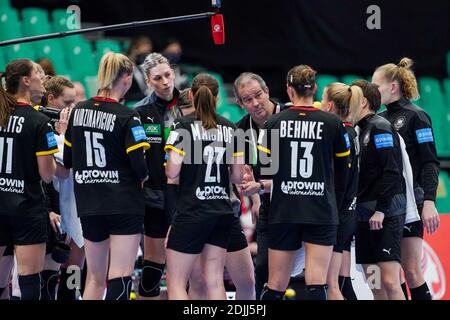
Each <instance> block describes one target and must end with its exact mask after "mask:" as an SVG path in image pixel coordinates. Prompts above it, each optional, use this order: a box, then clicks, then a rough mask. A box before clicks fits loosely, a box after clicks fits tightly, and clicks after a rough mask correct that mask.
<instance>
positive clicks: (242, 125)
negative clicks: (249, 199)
mask: <svg viewBox="0 0 450 320" xmlns="http://www.w3.org/2000/svg"><path fill="white" fill-rule="evenodd" d="M270 101H271V102H272V103H273V104H274V109H273V113H272V115H274V114H277V113H280V112H281V111H283V110H284V109H285V106H284V104H281V103H277V102H276V101H273V100H270ZM269 119H270V118H269ZM236 126H237V127H238V129H241V130H243V131H244V135H243V136H240V138H242V139H244V145H245V149H244V155H245V164H246V165H249V166H251V167H252V169H253V174H254V176H255V179H256V181H259V180H264V179H272V177H267V176H264V175H262V174H261V163H260V162H259V161H258V159H259V158H260V157H259V154H260V153H261V152H262V151H260V150H258V140H259V134H260V132H261V130H260V128H259V127H258V125H257V124H256V122H255V121H253V119H252V117H251V116H250V115H249V114H247V115H245V116H244V117H243V118H242V119H241V120H239V121H238V122H237V123H236ZM260 197H261V205H262V206H265V207H266V208H268V206H269V204H270V195H269V194H267V193H265V194H263V195H261V196H260Z"/></svg>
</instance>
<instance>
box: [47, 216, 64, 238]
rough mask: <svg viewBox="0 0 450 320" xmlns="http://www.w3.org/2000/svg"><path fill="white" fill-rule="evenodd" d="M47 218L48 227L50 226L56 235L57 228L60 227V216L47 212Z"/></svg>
mask: <svg viewBox="0 0 450 320" xmlns="http://www.w3.org/2000/svg"><path fill="white" fill-rule="evenodd" d="M48 216H49V218H50V225H51V226H52V229H53V230H54V231H55V232H56V233H59V232H60V230H59V228H58V226H59V225H61V216H60V215H59V214H56V213H54V212H53V211H52V212H49V214H48Z"/></svg>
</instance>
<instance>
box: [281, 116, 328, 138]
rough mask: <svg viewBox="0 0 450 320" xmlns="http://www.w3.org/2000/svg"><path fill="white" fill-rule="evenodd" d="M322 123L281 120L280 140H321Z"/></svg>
mask: <svg viewBox="0 0 450 320" xmlns="http://www.w3.org/2000/svg"><path fill="white" fill-rule="evenodd" d="M322 127H323V122H317V121H299V120H283V121H281V122H280V138H290V139H313V140H322V133H323V129H322Z"/></svg>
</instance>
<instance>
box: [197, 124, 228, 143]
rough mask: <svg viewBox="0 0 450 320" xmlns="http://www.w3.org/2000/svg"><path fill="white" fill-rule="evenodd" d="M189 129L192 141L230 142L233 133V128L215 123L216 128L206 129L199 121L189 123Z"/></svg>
mask: <svg viewBox="0 0 450 320" xmlns="http://www.w3.org/2000/svg"><path fill="white" fill-rule="evenodd" d="M191 129H192V138H193V139H194V141H198V140H202V141H217V142H225V143H231V140H232V138H233V133H234V129H233V128H231V127H227V126H222V125H220V124H218V125H217V129H212V130H206V129H205V128H203V126H202V123H201V122H199V121H196V122H195V123H193V124H191Z"/></svg>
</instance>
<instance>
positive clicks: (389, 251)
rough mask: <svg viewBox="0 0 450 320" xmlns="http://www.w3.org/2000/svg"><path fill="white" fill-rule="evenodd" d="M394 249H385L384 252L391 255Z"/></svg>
mask: <svg viewBox="0 0 450 320" xmlns="http://www.w3.org/2000/svg"><path fill="white" fill-rule="evenodd" d="M391 250H392V248H389V250H386V249H383V252H386V253H387V254H388V255H391Z"/></svg>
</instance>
